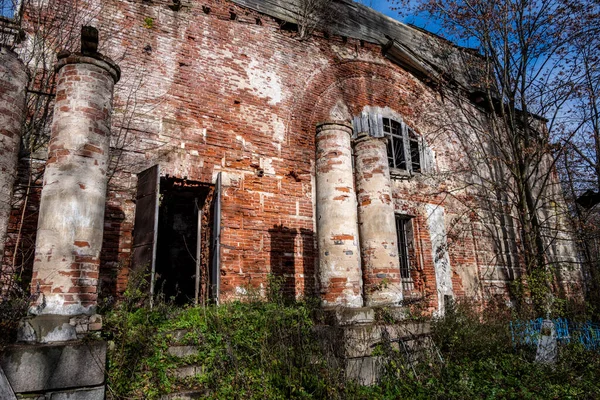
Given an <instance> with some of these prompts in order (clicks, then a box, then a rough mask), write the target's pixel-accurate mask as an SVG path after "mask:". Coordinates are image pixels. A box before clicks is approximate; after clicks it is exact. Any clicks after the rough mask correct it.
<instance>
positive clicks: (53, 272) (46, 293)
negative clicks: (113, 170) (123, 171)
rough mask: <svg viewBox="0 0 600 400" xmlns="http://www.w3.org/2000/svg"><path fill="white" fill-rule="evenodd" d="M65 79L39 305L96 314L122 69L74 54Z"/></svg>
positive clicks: (36, 283)
mask: <svg viewBox="0 0 600 400" xmlns="http://www.w3.org/2000/svg"><path fill="white" fill-rule="evenodd" d="M58 68H59V72H58V83H57V90H56V99H55V104H54V117H53V121H52V134H51V139H50V143H49V145H48V161H47V162H46V170H45V172H44V185H43V188H42V195H41V201H40V216H39V219H38V234H37V241H36V249H35V260H34V265H33V276H32V285H31V289H32V294H35V295H37V296H38V298H37V300H36V305H35V306H36V308H35V310H36V312H38V313H41V314H63V315H75V314H82V313H93V312H94V311H95V306H96V301H97V296H98V294H97V288H98V278H99V266H100V251H101V249H102V242H103V228H104V223H103V221H104V208H105V202H106V183H107V176H106V173H107V168H108V152H109V136H110V117H111V113H112V104H111V103H112V97H113V88H114V84H115V80H116V79H117V74H116V72H117V70H116V69H115V68H114V66H113V65H111V63H110V62H106V61H104V60H102V59H96V58H93V57H90V56H85V55H81V54H71V55H69V56H68V57H63V58H61V59H60V61H59V65H58Z"/></svg>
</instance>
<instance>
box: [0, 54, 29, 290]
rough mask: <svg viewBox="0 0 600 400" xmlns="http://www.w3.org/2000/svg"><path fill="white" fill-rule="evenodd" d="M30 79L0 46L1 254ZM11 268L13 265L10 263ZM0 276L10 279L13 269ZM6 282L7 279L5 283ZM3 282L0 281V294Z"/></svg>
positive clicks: (16, 60)
mask: <svg viewBox="0 0 600 400" xmlns="http://www.w3.org/2000/svg"><path fill="white" fill-rule="evenodd" d="M28 80H29V77H28V74H27V69H26V68H25V65H24V64H23V63H22V62H21V61H20V60H19V58H18V56H17V54H16V53H14V52H13V51H11V50H9V49H7V48H5V47H4V46H0V255H2V254H4V247H5V246H4V245H5V242H6V233H7V230H8V228H9V227H8V225H9V216H10V212H11V208H12V191H13V185H14V183H15V179H16V175H17V156H18V153H19V148H20V144H21V130H22V128H23V122H24V119H25V88H26V87H27V82H28ZM11 267H12V266H11ZM3 272H4V273H3V274H2V275H1V278H2V279H10V275H11V273H12V272H14V271H12V268H8V269H5V270H4V271H3ZM4 283H8V282H4ZM3 286H4V284H3V283H2V282H0V294H2V289H3Z"/></svg>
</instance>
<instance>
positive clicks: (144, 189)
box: [132, 165, 160, 293]
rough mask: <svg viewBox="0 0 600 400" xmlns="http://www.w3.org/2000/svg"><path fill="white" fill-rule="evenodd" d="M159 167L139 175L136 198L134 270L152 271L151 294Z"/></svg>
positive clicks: (152, 273)
mask: <svg viewBox="0 0 600 400" xmlns="http://www.w3.org/2000/svg"><path fill="white" fill-rule="evenodd" d="M159 173H160V171H159V167H158V165H155V166H153V167H150V168H148V169H147V170H145V171H142V172H141V173H139V174H138V184H137V194H136V197H135V200H136V202H135V225H134V229H133V255H132V268H133V269H134V270H140V269H142V268H143V269H146V270H149V271H150V292H151V293H154V271H155V269H156V238H157V233H158V195H159V185H160V178H159Z"/></svg>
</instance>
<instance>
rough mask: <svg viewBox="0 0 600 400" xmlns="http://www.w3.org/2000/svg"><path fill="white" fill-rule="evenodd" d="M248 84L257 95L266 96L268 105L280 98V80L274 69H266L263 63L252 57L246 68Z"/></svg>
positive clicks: (275, 102) (278, 100) (281, 96)
mask: <svg viewBox="0 0 600 400" xmlns="http://www.w3.org/2000/svg"><path fill="white" fill-rule="evenodd" d="M246 74H248V79H249V80H250V86H251V87H252V89H253V90H254V91H255V92H256V93H257V94H258V96H259V97H263V98H268V99H269V101H268V103H269V105H272V106H274V105H276V104H277V103H279V102H280V101H281V100H282V98H283V95H282V90H281V80H280V79H279V76H277V75H276V74H275V72H274V71H268V70H267V68H265V65H264V64H262V63H260V62H259V61H258V60H256V59H252V60H251V61H250V64H249V65H248V68H247V69H246Z"/></svg>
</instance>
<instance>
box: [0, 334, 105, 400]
mask: <svg viewBox="0 0 600 400" xmlns="http://www.w3.org/2000/svg"><path fill="white" fill-rule="evenodd" d="M105 363H106V342H103V341H93V342H88V343H81V342H72V343H67V344H65V343H61V344H46V345H14V346H9V347H7V348H6V349H5V350H4V352H3V353H2V355H1V356H0V366H1V367H2V369H3V370H4V373H5V374H6V377H7V379H8V381H9V382H10V384H11V386H12V388H13V390H14V392H15V393H28V392H48V391H53V390H60V389H71V388H81V387H92V386H100V385H103V384H104V372H105ZM94 390H96V389H94ZM102 390H104V389H102ZM81 395H83V394H81ZM52 396H54V395H52ZM56 396H58V394H56ZM65 396H66V395H65ZM69 396H70V395H69ZM51 398H52V399H54V398H55V397H51ZM79 398H80V397H56V399H79ZM81 398H82V399H87V397H81ZM90 399H95V398H94V397H90Z"/></svg>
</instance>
